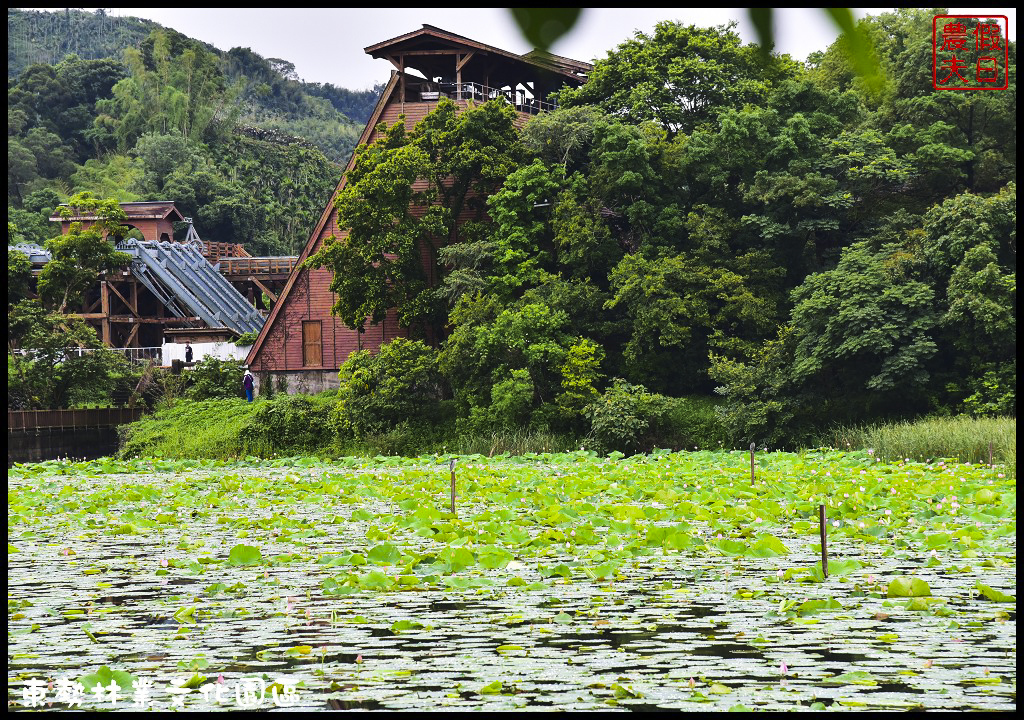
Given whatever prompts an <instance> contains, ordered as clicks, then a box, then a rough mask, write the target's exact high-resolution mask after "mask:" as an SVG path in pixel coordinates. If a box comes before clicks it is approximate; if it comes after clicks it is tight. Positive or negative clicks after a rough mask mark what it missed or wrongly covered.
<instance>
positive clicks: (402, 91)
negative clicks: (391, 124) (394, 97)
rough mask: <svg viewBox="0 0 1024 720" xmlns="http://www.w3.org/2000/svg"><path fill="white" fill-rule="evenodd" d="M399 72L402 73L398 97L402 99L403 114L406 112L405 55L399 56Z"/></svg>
mask: <svg viewBox="0 0 1024 720" xmlns="http://www.w3.org/2000/svg"><path fill="white" fill-rule="evenodd" d="M398 72H400V73H401V76H400V77H399V80H398V82H399V88H398V96H399V97H400V98H401V99H402V112H405V55H399V56H398Z"/></svg>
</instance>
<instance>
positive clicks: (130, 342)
mask: <svg viewBox="0 0 1024 720" xmlns="http://www.w3.org/2000/svg"><path fill="white" fill-rule="evenodd" d="M140 327H142V326H141V325H140V324H139V323H133V324H132V330H131V332H130V333H128V339H127V340H125V341H124V346H125V347H138V346H139V328H140Z"/></svg>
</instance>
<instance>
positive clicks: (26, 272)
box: [7, 223, 32, 305]
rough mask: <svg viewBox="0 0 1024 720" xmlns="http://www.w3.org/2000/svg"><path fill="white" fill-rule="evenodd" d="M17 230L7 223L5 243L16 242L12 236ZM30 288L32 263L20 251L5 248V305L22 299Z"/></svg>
mask: <svg viewBox="0 0 1024 720" xmlns="http://www.w3.org/2000/svg"><path fill="white" fill-rule="evenodd" d="M17 231H18V228H17V227H16V226H15V225H14V224H13V223H7V242H8V245H10V244H12V240H13V241H15V242H16V240H15V238H14V236H15V235H16V234H17ZM31 288H32V262H31V261H30V260H29V259H28V256H27V255H26V254H25V253H23V252H21V251H20V250H15V249H14V248H12V247H10V246H8V248H7V304H8V305H13V304H14V303H16V302H18V301H19V300H22V299H24V298H25V297H26V296H27V295H28V293H29V290H30V289H31Z"/></svg>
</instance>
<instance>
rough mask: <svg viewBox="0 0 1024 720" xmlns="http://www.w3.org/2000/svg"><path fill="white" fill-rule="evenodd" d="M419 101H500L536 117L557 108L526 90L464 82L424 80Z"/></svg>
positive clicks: (414, 90) (413, 89)
mask: <svg viewBox="0 0 1024 720" xmlns="http://www.w3.org/2000/svg"><path fill="white" fill-rule="evenodd" d="M420 88H421V89H420V90H419V93H418V94H419V97H420V100H424V101H426V102H431V101H434V100H440V99H441V98H452V99H454V100H476V101H478V102H486V101H488V100H495V99H501V100H504V101H505V102H507V103H508V104H509V105H512V106H513V107H514V108H515V109H516V110H518V111H519V112H525V113H529V114H531V115H536V114H537V113H539V112H542V111H545V112H550V111H552V110H554V109H555V108H557V107H558V105H557V104H556V103H553V102H547V101H545V100H538V99H537V98H535V97H531V96H530V95H529V93H528V92H527V91H526V90H522V89H515V88H493V87H487V86H486V85H481V84H479V83H475V82H464V83H462V84H461V85H460V84H458V83H454V82H443V81H442V82H433V81H431V80H425V81H424V82H422V83H420ZM408 89H409V90H411V91H413V92H414V93H415V92H416V89H415V87H413V86H412V84H410V86H409V87H408Z"/></svg>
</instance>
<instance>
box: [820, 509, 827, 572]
mask: <svg viewBox="0 0 1024 720" xmlns="http://www.w3.org/2000/svg"><path fill="white" fill-rule="evenodd" d="M818 523H819V525H820V526H821V574H822V575H824V576H825V577H828V550H827V547H826V545H825V540H826V536H827V535H828V526H826V525H825V506H824V505H819V506H818Z"/></svg>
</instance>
